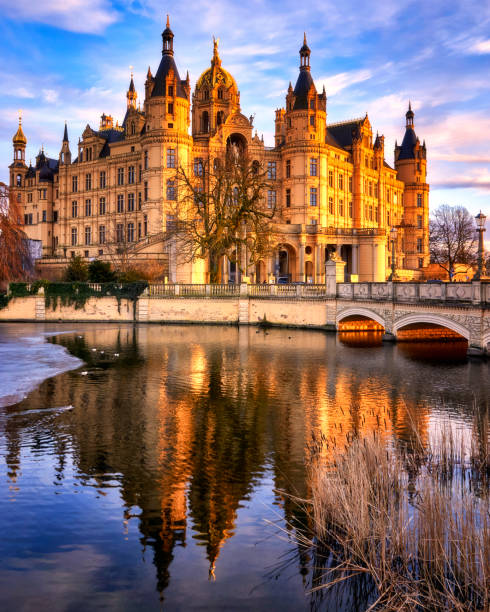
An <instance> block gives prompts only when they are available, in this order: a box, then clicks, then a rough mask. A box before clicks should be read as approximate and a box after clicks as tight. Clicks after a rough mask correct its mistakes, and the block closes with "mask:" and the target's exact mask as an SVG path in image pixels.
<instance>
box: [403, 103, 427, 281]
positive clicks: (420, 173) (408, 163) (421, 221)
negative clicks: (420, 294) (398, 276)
mask: <svg viewBox="0 0 490 612" xmlns="http://www.w3.org/2000/svg"><path fill="white" fill-rule="evenodd" d="M414 118H415V113H414V112H413V110H412V105H411V103H410V102H409V104H408V111H407V113H406V114H405V119H406V122H405V136H404V137H403V141H402V144H401V145H400V146H398V145H397V146H395V169H396V171H397V178H398V179H399V180H401V181H403V182H404V183H405V192H404V194H403V225H404V226H405V262H404V267H406V268H413V269H417V268H423V267H425V266H427V265H428V264H429V222H428V219H429V185H428V184H427V150H426V147H425V142H424V143H423V144H420V140H419V139H418V137H417V135H416V133H415V122H414Z"/></svg>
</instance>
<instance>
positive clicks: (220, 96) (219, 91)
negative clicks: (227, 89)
mask: <svg viewBox="0 0 490 612" xmlns="http://www.w3.org/2000/svg"><path fill="white" fill-rule="evenodd" d="M222 99H223V90H222V89H221V87H220V88H219V89H218V100H222Z"/></svg>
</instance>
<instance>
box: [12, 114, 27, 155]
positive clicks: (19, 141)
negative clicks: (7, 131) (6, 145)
mask: <svg viewBox="0 0 490 612" xmlns="http://www.w3.org/2000/svg"><path fill="white" fill-rule="evenodd" d="M12 143H13V145H14V163H15V164H18V163H20V164H21V165H24V166H25V158H26V145H27V138H26V137H25V136H24V132H23V131H22V115H21V114H20V112H19V127H18V128H17V132H15V135H14V137H13V138H12Z"/></svg>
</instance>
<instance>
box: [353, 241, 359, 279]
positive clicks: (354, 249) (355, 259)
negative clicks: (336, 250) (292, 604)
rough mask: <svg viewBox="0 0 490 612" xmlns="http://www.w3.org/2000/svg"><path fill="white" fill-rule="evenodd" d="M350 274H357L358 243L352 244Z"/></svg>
mask: <svg viewBox="0 0 490 612" xmlns="http://www.w3.org/2000/svg"><path fill="white" fill-rule="evenodd" d="M352 274H359V245H357V244H353V245H352Z"/></svg>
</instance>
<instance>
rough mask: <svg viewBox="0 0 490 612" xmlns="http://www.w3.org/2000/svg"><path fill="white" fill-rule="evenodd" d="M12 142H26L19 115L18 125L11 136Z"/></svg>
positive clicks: (24, 143) (17, 143)
mask: <svg viewBox="0 0 490 612" xmlns="http://www.w3.org/2000/svg"><path fill="white" fill-rule="evenodd" d="M12 142H13V143H14V145H15V144H16V145H19V144H23V145H26V144H27V138H26V137H25V136H24V132H23V131H22V118H21V117H20V116H19V127H18V129H17V132H15V136H14V137H13V138H12Z"/></svg>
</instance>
